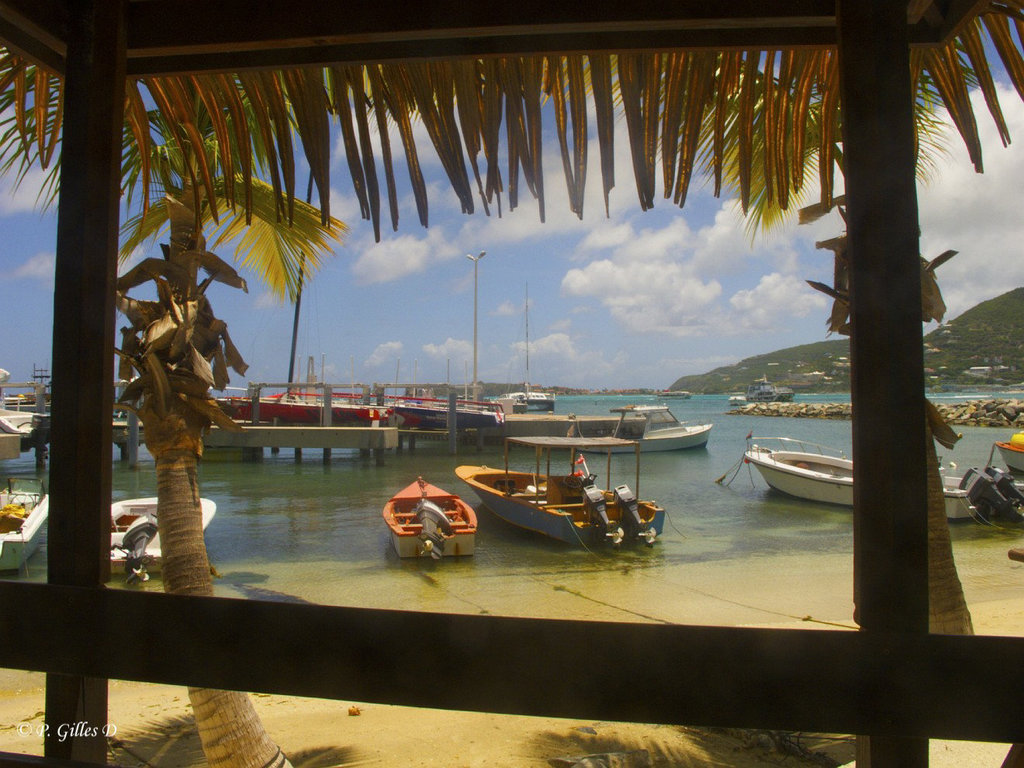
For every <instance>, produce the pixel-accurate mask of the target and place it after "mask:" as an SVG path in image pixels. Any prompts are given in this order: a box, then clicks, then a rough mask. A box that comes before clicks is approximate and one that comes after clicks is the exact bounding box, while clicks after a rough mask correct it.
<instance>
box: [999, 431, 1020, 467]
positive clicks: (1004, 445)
mask: <svg viewBox="0 0 1024 768" xmlns="http://www.w3.org/2000/svg"><path fill="white" fill-rule="evenodd" d="M995 447H996V448H998V449H999V454H1000V455H1001V456H1002V457H1003V463H1004V464H1006V466H1007V468H1008V469H1009V470H1010V471H1011V472H1019V473H1021V474H1024V432H1018V433H1017V434H1015V435H1013V436H1012V437H1011V438H1010V439H1009V440H1006V441H1004V442H997V443H996V444H995Z"/></svg>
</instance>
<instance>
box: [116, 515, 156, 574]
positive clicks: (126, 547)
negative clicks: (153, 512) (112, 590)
mask: <svg viewBox="0 0 1024 768" xmlns="http://www.w3.org/2000/svg"><path fill="white" fill-rule="evenodd" d="M156 534H157V527H156V523H154V522H152V521H151V520H149V519H147V518H140V519H139V520H137V521H136V522H134V523H132V524H131V526H129V528H128V531H127V532H126V533H125V535H124V539H123V540H122V541H121V546H120V547H119V549H121V551H123V552H124V554H125V559H124V572H125V573H126V574H128V578H127V579H126V580H125V581H126V582H127V583H128V584H134V583H135V582H137V581H142V582H145V581H149V573H147V572H146V563H147V562H148V561H149V560H150V555H148V554H146V547H148V546H149V542H150V541H152V540H153V539H154V538H155V537H156Z"/></svg>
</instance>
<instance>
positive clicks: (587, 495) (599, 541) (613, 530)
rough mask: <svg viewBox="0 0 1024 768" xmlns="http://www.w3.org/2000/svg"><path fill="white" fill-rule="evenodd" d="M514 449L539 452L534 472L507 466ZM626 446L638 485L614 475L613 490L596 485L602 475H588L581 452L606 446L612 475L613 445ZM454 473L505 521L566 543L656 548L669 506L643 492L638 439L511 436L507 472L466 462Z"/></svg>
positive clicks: (609, 470) (506, 461)
mask: <svg viewBox="0 0 1024 768" xmlns="http://www.w3.org/2000/svg"><path fill="white" fill-rule="evenodd" d="M511 446H525V447H529V448H533V449H534V453H535V456H534V458H535V466H534V468H533V469H532V470H512V469H509V448H510V447H511ZM627 446H632V448H633V451H634V453H635V455H636V474H635V477H634V478H633V483H634V484H633V488H630V487H629V485H627V484H626V483H620V484H618V485H616V486H611V484H610V483H611V481H610V479H609V480H608V484H609V486H610V488H611V489H610V490H605V489H602V488H600V487H598V485H597V483H596V480H597V476H596V475H594V474H591V473H590V470H589V468H588V467H587V462H586V458H585V457H584V455H583V454H582V451H583V450H594V449H598V450H601V449H604V450H605V451H606V452H607V464H606V466H607V470H606V471H607V474H608V475H610V473H611V464H612V462H611V449H614V448H619V447H627ZM554 451H564V452H567V455H568V460H567V463H566V464H565V465H563V466H564V468H565V472H564V473H560V472H557V471H554V472H553V471H552V453H553V452H554ZM555 460H556V461H559V460H560V459H557V458H556V459H555ZM542 467H543V471H542ZM455 474H456V476H458V478H459V479H460V480H462V481H463V482H464V483H466V484H467V485H468V486H469V487H470V488H472V489H473V491H474V492H475V493H476V494H477V496H478V497H479V498H480V501H481V502H482V503H483V504H484V506H486V507H487V508H488V509H489V510H490V511H491V512H493V513H494V514H495V515H496V516H498V517H499V518H501V519H502V520H504V521H506V522H508V523H511V524H512V525H515V526H517V527H519V528H524V529H526V530H529V531H534V532H536V533H540V534H543V535H545V536H548V537H550V538H553V539H557V540H558V541H561V542H564V543H566V544H573V545H583V546H584V547H594V546H611V547H615V548H617V547H619V546H621V545H622V544H632V543H643V544H646V545H647V546H653V545H654V542H655V540H656V539H657V537H658V536H659V535H660V534H661V531H662V528H663V526H664V523H665V510H664V509H663V508H662V507H661V506H660V505H658V503H657V502H655V501H643V500H640V499H639V498H638V496H637V494H638V493H639V488H640V448H639V446H638V445H637V444H636V442H635V441H627V440H620V439H618V438H614V437H595V438H584V437H517V438H511V437H510V438H506V439H505V467H504V468H503V469H502V468H492V467H487V466H471V465H463V466H459V467H456V468H455ZM634 489H636V490H635V491H634Z"/></svg>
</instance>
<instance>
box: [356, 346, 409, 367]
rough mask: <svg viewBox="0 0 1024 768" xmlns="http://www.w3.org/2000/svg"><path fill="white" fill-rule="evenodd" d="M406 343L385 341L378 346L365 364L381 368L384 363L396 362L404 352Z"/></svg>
mask: <svg viewBox="0 0 1024 768" xmlns="http://www.w3.org/2000/svg"><path fill="white" fill-rule="evenodd" d="M402 349H404V345H403V344H402V342H400V341H385V342H384V343H383V344H378V345H377V347H376V348H375V349H374V350H373V352H372V353H370V356H369V357H368V358H366V362H365V363H364V365H365V366H366V367H367V368H380V367H381V366H382V365H385V364H388V365H390V364H391V363H394V362H395V361H396V360H397V359H398V357H399V355H401V354H402Z"/></svg>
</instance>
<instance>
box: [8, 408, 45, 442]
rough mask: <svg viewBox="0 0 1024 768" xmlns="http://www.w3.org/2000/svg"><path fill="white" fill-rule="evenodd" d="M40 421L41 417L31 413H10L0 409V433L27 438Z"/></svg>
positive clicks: (10, 411)
mask: <svg viewBox="0 0 1024 768" xmlns="http://www.w3.org/2000/svg"><path fill="white" fill-rule="evenodd" d="M41 420H42V416H40V415H39V414H38V413H33V412H32V411H12V410H9V409H7V408H0V432H4V433H6V434H9V435H21V436H22V437H28V436H29V435H31V434H32V430H33V429H35V428H36V427H37V426H38V425H39V422H40V421H41Z"/></svg>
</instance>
